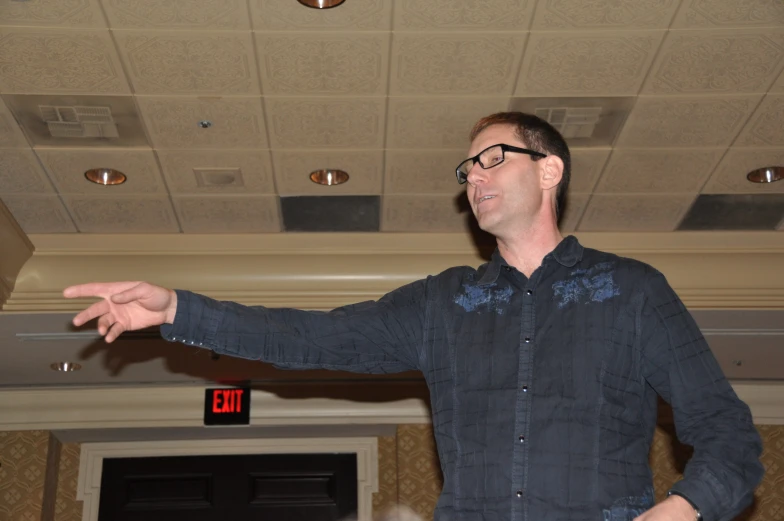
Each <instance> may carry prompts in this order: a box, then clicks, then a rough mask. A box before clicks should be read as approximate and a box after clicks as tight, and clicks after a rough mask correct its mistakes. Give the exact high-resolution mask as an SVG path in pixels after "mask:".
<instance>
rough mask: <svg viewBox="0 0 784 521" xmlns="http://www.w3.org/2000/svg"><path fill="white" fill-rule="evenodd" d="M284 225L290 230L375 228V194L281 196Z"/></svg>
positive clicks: (331, 230) (362, 229) (370, 230)
mask: <svg viewBox="0 0 784 521" xmlns="http://www.w3.org/2000/svg"><path fill="white" fill-rule="evenodd" d="M280 207H281V213H282V215H283V227H284V229H285V230H286V231H289V232H377V231H378V219H379V197H378V196H376V195H339V196H309V195H308V196H297V197H281V198H280Z"/></svg>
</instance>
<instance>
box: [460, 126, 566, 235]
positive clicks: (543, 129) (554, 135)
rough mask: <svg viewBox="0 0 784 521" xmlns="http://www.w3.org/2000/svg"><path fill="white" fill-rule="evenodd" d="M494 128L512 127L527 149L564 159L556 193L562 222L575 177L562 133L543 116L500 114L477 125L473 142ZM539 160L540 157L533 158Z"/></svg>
mask: <svg viewBox="0 0 784 521" xmlns="http://www.w3.org/2000/svg"><path fill="white" fill-rule="evenodd" d="M493 125H511V126H513V127H514V128H515V133H516V134H517V137H518V139H520V140H521V141H522V142H523V143H525V146H527V147H528V148H530V149H532V150H536V151H537V152H542V153H545V154H548V155H553V156H557V157H560V158H561V161H563V164H564V169H563V175H562V176H561V182H560V183H558V188H557V190H556V193H555V218H556V220H560V218H561V213H562V212H563V209H564V208H565V206H566V191H567V190H568V189H569V179H570V178H571V176H572V157H571V154H569V146H568V145H567V144H566V140H565V139H564V138H563V136H562V135H561V133H560V132H558V131H557V130H556V129H555V127H553V126H552V125H551V124H549V123H548V122H546V121H545V120H543V119H542V118H540V117H537V116H534V115H533V114H526V113H525V112H498V113H496V114H491V115H489V116H486V117H484V118H482V119H480V120H479V121H477V122H476V125H474V128H473V129H471V136H470V137H471V141H473V140H474V139H476V136H478V135H479V134H480V133H481V132H482V131H483V130H485V129H486V128H488V127H491V126H493ZM532 159H534V160H536V159H537V158H532Z"/></svg>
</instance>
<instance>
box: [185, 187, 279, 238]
mask: <svg viewBox="0 0 784 521" xmlns="http://www.w3.org/2000/svg"><path fill="white" fill-rule="evenodd" d="M174 208H175V209H176V210H177V215H178V216H179V218H180V225H181V226H182V230H183V232H185V233H271V232H279V231H280V215H279V212H278V198H277V197H275V196H274V195H263V196H253V197H245V196H236V195H235V196H215V195H209V196H191V197H175V198H174Z"/></svg>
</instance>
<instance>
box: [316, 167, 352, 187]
mask: <svg viewBox="0 0 784 521" xmlns="http://www.w3.org/2000/svg"><path fill="white" fill-rule="evenodd" d="M310 180H311V181H313V182H314V183H317V184H320V185H327V186H332V185H340V184H343V183H345V182H346V181H348V174H347V173H346V172H344V171H343V170H335V169H333V168H327V169H324V170H316V171H314V172H311V173H310Z"/></svg>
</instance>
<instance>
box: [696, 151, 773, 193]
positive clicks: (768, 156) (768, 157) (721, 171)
mask: <svg viewBox="0 0 784 521" xmlns="http://www.w3.org/2000/svg"><path fill="white" fill-rule="evenodd" d="M774 165H784V150H782V149H781V148H775V149H770V148H768V149H764V148H751V149H749V148H746V149H743V148H731V149H730V150H729V152H727V155H725V156H724V158H723V159H722V160H721V163H719V166H718V167H717V168H716V170H715V171H714V172H713V174H712V175H711V177H710V179H708V182H707V184H706V185H705V187H704V188H703V189H702V192H703V193H706V194H744V193H745V194H751V193H775V192H778V193H784V181H777V182H775V183H770V184H767V183H766V184H763V183H752V182H750V181H749V180H748V179H746V174H748V173H749V172H751V171H752V170H756V169H757V168H763V167H766V166H774Z"/></svg>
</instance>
